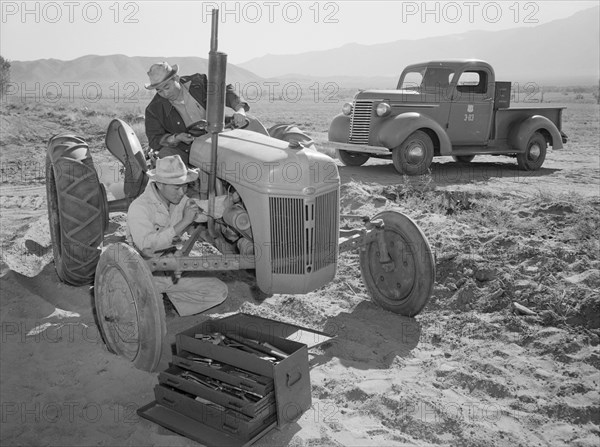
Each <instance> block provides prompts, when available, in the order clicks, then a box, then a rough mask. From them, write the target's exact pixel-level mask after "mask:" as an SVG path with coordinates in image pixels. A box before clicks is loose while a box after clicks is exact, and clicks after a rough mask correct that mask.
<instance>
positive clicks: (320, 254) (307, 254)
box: [269, 190, 339, 275]
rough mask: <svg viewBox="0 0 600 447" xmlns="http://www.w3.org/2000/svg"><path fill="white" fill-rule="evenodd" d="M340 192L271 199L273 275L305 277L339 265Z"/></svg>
mask: <svg viewBox="0 0 600 447" xmlns="http://www.w3.org/2000/svg"><path fill="white" fill-rule="evenodd" d="M338 208H339V205H338V192H337V190H335V191H331V192H329V193H326V194H323V195H321V196H319V197H316V198H314V199H313V198H311V199H292V198H283V197H270V198H269V210H270V214H271V221H270V232H271V261H272V272H273V273H279V274H290V275H304V274H306V273H311V272H316V271H318V270H320V269H322V268H324V267H327V266H328V265H331V264H333V263H335V262H337V243H338V214H339V213H338Z"/></svg>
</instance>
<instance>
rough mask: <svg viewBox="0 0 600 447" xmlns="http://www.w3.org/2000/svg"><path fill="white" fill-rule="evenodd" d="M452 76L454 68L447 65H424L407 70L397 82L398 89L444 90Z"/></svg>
mask: <svg viewBox="0 0 600 447" xmlns="http://www.w3.org/2000/svg"><path fill="white" fill-rule="evenodd" d="M453 77H454V70H453V69H451V68H447V67H424V68H421V69H415V70H414V71H407V72H406V73H404V76H403V77H402V78H401V79H400V82H399V83H398V88H399V89H400V90H418V91H439V90H444V91H445V90H446V89H448V87H449V86H450V82H451V81H452V78H453Z"/></svg>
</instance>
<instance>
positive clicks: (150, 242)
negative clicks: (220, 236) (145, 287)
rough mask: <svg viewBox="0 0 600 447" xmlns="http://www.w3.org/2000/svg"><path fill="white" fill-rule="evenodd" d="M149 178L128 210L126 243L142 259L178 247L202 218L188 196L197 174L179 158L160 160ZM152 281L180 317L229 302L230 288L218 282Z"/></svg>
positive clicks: (195, 278)
mask: <svg viewBox="0 0 600 447" xmlns="http://www.w3.org/2000/svg"><path fill="white" fill-rule="evenodd" d="M148 177H149V178H150V181H149V183H148V185H147V186H146V189H145V190H144V192H143V193H142V194H141V195H140V196H139V197H138V198H137V199H135V200H134V201H133V202H132V203H131V205H130V206H129V211H128V212H127V239H128V240H129V241H130V242H133V246H135V247H136V248H137V249H138V251H139V252H141V254H142V255H143V256H145V257H153V256H158V255H159V253H161V252H164V251H165V250H168V249H169V248H172V247H175V244H176V243H177V242H178V241H179V240H180V236H181V235H182V234H183V233H184V232H185V230H186V228H187V227H188V226H190V225H191V224H192V223H193V222H194V220H195V219H197V218H199V215H200V208H199V207H198V205H197V204H196V202H194V201H193V200H192V199H190V198H189V197H187V196H186V195H185V192H186V190H187V185H188V183H190V182H193V181H195V180H196V179H197V178H198V171H197V170H196V169H188V168H187V167H186V165H185V164H184V163H183V161H182V160H181V158H180V157H179V155H171V156H167V157H164V158H160V159H158V160H157V162H156V169H152V170H150V171H148ZM153 281H154V285H155V287H156V289H157V291H158V292H159V293H166V294H167V295H168V297H169V299H170V300H171V302H172V303H173V305H174V306H175V309H177V312H178V313H179V315H181V316H186V315H193V314H196V313H199V312H203V311H205V310H207V309H210V308H211V307H213V306H216V305H217V304H220V303H222V302H223V301H224V300H225V298H227V292H228V290H227V285H226V284H225V283H223V282H222V281H220V280H219V279H217V278H207V277H199V276H183V277H181V278H179V280H178V281H177V282H174V281H173V279H172V277H171V275H168V276H165V272H159V273H155V274H154V276H153Z"/></svg>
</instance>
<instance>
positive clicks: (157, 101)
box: [145, 62, 250, 165]
mask: <svg viewBox="0 0 600 447" xmlns="http://www.w3.org/2000/svg"><path fill="white" fill-rule="evenodd" d="M178 71H179V67H178V66H177V64H173V66H172V67H171V65H169V64H168V63H167V62H161V63H159V64H154V65H152V66H151V67H150V70H148V77H149V79H150V84H146V85H145V87H146V88H147V89H149V90H152V89H155V90H156V95H155V96H154V98H152V101H150V104H148V107H146V136H147V137H148V143H149V145H150V148H151V149H153V150H155V151H158V152H159V153H158V156H159V157H160V158H162V157H166V156H169V155H179V156H180V157H181V159H182V160H183V161H184V163H185V164H186V165H188V164H189V152H190V146H191V144H192V142H193V141H194V137H193V136H192V135H191V134H189V133H188V132H187V129H188V127H189V126H190V125H191V124H193V123H196V122H198V121H200V120H204V119H206V100H207V96H208V92H207V90H208V78H207V77H206V75H204V74H199V73H196V74H193V75H191V76H182V77H181V78H180V77H179V75H177V72H178ZM225 104H226V105H227V106H228V107H231V108H232V109H233V110H234V111H235V112H234V114H233V117H232V119H233V123H234V125H236V126H237V127H241V126H243V125H244V124H245V123H246V112H247V111H248V110H250V107H249V106H248V104H247V103H246V102H245V101H244V100H243V99H242V98H241V97H240V96H238V95H237V94H236V93H235V91H234V89H233V86H232V85H231V84H229V85H227V87H226V92H225Z"/></svg>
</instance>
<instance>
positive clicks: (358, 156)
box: [338, 149, 370, 166]
mask: <svg viewBox="0 0 600 447" xmlns="http://www.w3.org/2000/svg"><path fill="white" fill-rule="evenodd" d="M338 158H339V159H340V160H342V163H344V165H346V166H362V165H364V164H365V163H366V162H367V160H368V159H369V158H370V157H369V154H363V153H361V152H350V151H343V150H341V149H340V150H338Z"/></svg>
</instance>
